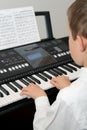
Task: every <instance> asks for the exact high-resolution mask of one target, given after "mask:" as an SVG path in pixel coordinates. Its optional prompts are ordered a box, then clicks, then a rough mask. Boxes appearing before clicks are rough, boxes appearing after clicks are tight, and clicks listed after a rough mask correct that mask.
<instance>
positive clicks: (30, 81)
mask: <svg viewBox="0 0 87 130" xmlns="http://www.w3.org/2000/svg"><path fill="white" fill-rule="evenodd" d="M24 79H25V80H27V81H28V82H29V83H34V84H35V82H34V81H33V80H31V79H30V78H29V77H26V78H24Z"/></svg>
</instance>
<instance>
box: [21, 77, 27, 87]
mask: <svg viewBox="0 0 87 130" xmlns="http://www.w3.org/2000/svg"><path fill="white" fill-rule="evenodd" d="M19 80H20V81H21V82H22V83H24V84H25V85H26V86H28V85H29V83H28V82H27V81H25V80H24V79H23V78H22V79H19Z"/></svg>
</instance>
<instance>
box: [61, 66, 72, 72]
mask: <svg viewBox="0 0 87 130" xmlns="http://www.w3.org/2000/svg"><path fill="white" fill-rule="evenodd" d="M61 67H62V68H64V69H66V70H68V71H69V72H71V73H72V72H73V71H72V69H70V68H69V67H68V66H67V65H62V66H61Z"/></svg>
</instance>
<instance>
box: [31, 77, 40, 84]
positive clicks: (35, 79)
mask: <svg viewBox="0 0 87 130" xmlns="http://www.w3.org/2000/svg"><path fill="white" fill-rule="evenodd" d="M29 78H31V79H32V80H34V81H35V82H36V83H38V84H41V82H40V80H38V79H37V78H35V77H34V76H33V75H31V76H29Z"/></svg>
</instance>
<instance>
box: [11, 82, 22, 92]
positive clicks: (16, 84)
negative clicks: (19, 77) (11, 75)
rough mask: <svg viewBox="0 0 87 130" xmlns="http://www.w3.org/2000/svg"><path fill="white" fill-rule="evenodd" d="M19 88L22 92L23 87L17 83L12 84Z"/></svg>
mask: <svg viewBox="0 0 87 130" xmlns="http://www.w3.org/2000/svg"><path fill="white" fill-rule="evenodd" d="M12 83H13V84H14V85H15V86H16V87H17V88H19V89H20V90H21V89H22V88H23V86H21V85H20V84H18V83H17V82H16V81H13V82H12Z"/></svg>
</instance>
